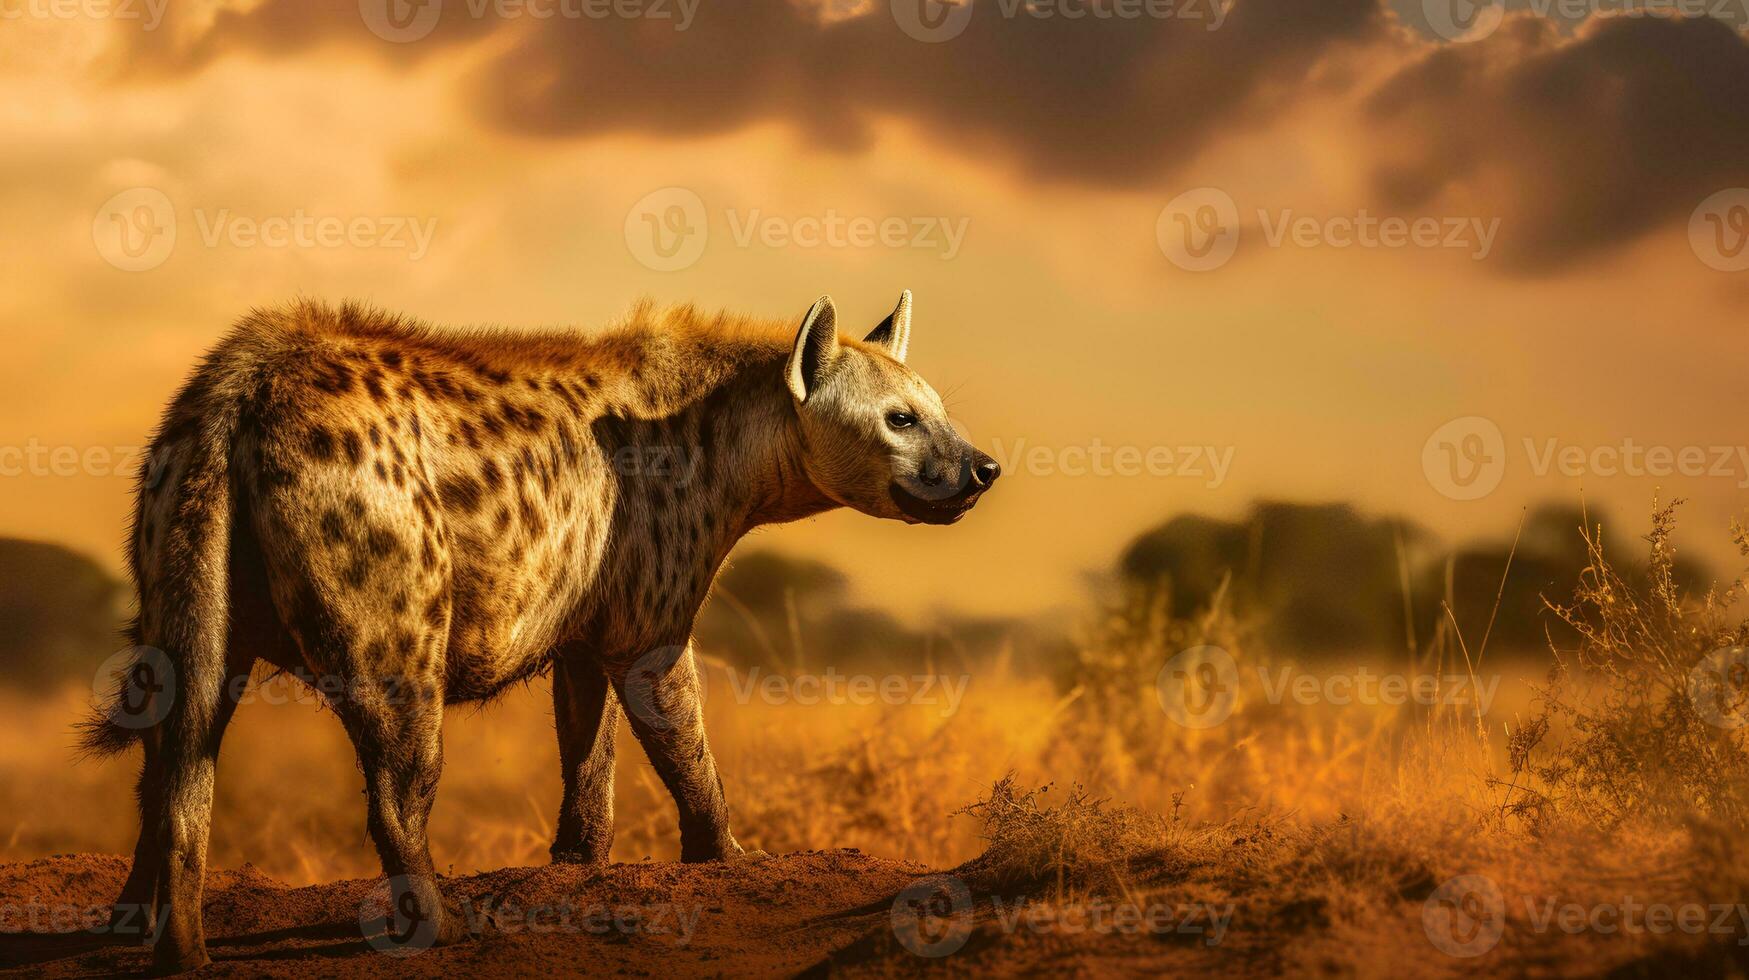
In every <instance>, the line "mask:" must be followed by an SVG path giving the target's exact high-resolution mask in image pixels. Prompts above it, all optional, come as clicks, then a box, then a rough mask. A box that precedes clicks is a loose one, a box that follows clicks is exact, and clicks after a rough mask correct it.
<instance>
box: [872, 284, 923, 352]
mask: <svg viewBox="0 0 1749 980" xmlns="http://www.w3.org/2000/svg"><path fill="white" fill-rule="evenodd" d="M862 339H863V340H865V341H867V342H868V343H871V344H880V345H881V346H882V347H885V348H886V349H887V353H888V354H891V355H893V360H895V361H898V362H899V363H900V364H903V363H905V351H906V350H908V349H910V347H911V291H910V290H909V289H907V290H904V291H902V292H900V293H899V305H898V306H895V307H893V312H891V313H889V314H887V318H886V319H885V320H882V321H881V325H880V326H878V327H876V328H874V330H872V331H870V332H869V335H868V336H866V337H864V338H862Z"/></svg>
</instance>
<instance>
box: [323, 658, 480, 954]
mask: <svg viewBox="0 0 1749 980" xmlns="http://www.w3.org/2000/svg"><path fill="white" fill-rule="evenodd" d="M373 688H374V690H373ZM349 689H350V693H349V694H348V695H347V696H345V697H343V698H340V699H338V700H337V701H336V713H338V714H339V715H340V718H341V720H342V721H343V722H344V723H345V725H346V730H347V734H348V735H350V736H351V737H352V743H353V746H354V748H355V749H356V750H357V751H358V759H359V763H360V765H361V766H362V767H363V769H364V782H365V796H366V798H367V800H368V807H369V812H368V815H367V818H366V826H367V829H368V830H369V832H370V839H371V843H372V844H374V845H376V850H377V856H378V857H379V858H381V860H382V865H383V874H384V875H386V876H387V877H388V879H389V908H390V909H391V910H392V912H393V914H391V916H390V918H389V924H390V929H391V930H392V931H395V932H397V933H398V934H397V935H394V936H392V937H391V938H392V939H394V940H395V941H399V942H406V943H410V944H412V943H416V944H419V945H420V946H425V945H437V946H442V945H448V944H450V943H453V942H457V941H459V940H460V939H462V937H463V936H464V935H465V933H466V931H467V923H466V921H465V920H464V918H463V917H462V916H460V915H456V914H453V913H448V912H446V911H445V910H444V907H443V902H442V896H441V895H440V894H439V892H438V889H437V873H436V870H435V868H434V866H433V865H432V862H431V844H430V841H429V839H428V838H427V836H426V823H427V821H428V820H429V818H430V816H431V807H432V804H433V803H435V802H436V800H437V781H438V777H439V776H440V775H441V773H442V771H443V696H442V689H441V687H440V686H439V685H438V684H437V683H436V681H435V679H432V680H431V681H430V682H429V683H424V682H421V681H420V680H419V679H416V678H415V679H407V678H397V679H394V680H389V681H381V682H373V681H372V680H370V679H365V680H359V681H355V682H354V683H353V684H351V685H349ZM360 692H369V693H360Z"/></svg>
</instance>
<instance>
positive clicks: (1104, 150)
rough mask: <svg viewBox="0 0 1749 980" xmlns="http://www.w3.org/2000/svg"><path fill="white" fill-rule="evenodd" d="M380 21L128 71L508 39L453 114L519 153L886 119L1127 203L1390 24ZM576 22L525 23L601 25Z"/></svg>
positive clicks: (848, 139)
mask: <svg viewBox="0 0 1749 980" xmlns="http://www.w3.org/2000/svg"><path fill="white" fill-rule="evenodd" d="M383 2H384V4H396V5H397V6H395V7H393V8H390V7H388V6H383V7H380V8H379V7H378V6H377V4H376V2H375V0H367V2H366V3H365V4H363V5H361V4H360V3H359V0H267V2H265V3H263V4H261V5H260V6H257V7H255V8H253V9H251V10H249V11H246V12H241V11H226V12H224V13H222V14H221V15H220V16H219V17H218V19H217V20H216V21H214V22H213V23H211V24H210V26H206V27H204V28H202V27H199V26H197V25H194V24H187V23H180V24H179V23H177V22H175V21H174V20H172V21H170V22H167V24H166V25H165V28H164V29H163V30H161V31H158V32H153V35H152V36H147V37H141V36H137V34H136V35H135V36H132V37H131V38H130V41H129V43H130V45H131V53H130V55H129V63H130V66H131V68H132V70H134V71H135V72H141V71H145V72H159V73H165V72H169V73H174V72H179V71H187V70H193V69H196V68H198V67H200V66H202V65H205V64H207V63H209V62H211V61H214V60H216V59H218V58H220V57H223V56H226V55H230V54H235V53H242V52H254V53H257V54H266V55H269V56H278V55H287V54H292V53H296V52H299V51H303V50H306V49H310V48H313V47H317V46H323V45H330V46H331V45H346V46H349V47H355V48H364V49H366V50H370V51H373V52H375V53H377V54H378V55H380V56H381V57H384V58H388V59H391V60H393V61H397V62H406V61H414V60H417V59H420V58H422V57H425V56H428V55H430V54H431V53H434V52H437V51H441V50H444V49H445V48H447V47H452V46H454V45H457V44H463V43H467V42H470V41H474V40H477V39H481V38H484V37H486V36H487V35H489V34H493V33H503V34H510V35H513V37H512V38H509V39H506V40H507V42H508V43H507V46H506V49H505V50H503V51H501V52H498V53H497V54H495V55H492V56H491V57H490V59H489V61H488V62H487V63H486V64H485V65H484V66H483V67H482V68H480V69H479V70H478V72H477V73H476V74H475V75H474V76H473V77H472V78H470V79H469V81H468V82H467V83H466V85H465V91H464V93H463V95H464V97H465V98H466V100H467V101H468V103H469V104H470V105H472V106H473V107H474V108H475V109H477V110H478V111H479V112H480V113H481V115H482V117H483V118H484V119H485V120H487V121H488V122H489V123H491V124H493V125H497V126H500V127H503V128H505V129H507V130H510V131H514V132H517V133H519V134H524V135H537V136H547V137H568V136H587V135H592V134H599V133H606V132H641V133H654V134H663V135H672V136H694V135H700V134H708V133H714V132H721V131H725V130H730V129H734V128H737V127H740V126H744V125H747V124H749V123H753V122H758V121H763V120H772V119H776V120H783V121H787V122H792V123H795V124H797V125H798V126H801V127H803V128H804V129H805V130H806V131H807V132H809V133H810V134H811V135H812V136H814V137H815V138H817V139H818V140H820V141H822V142H823V143H826V144H829V145H833V146H837V147H847V146H855V145H857V144H858V142H859V141H860V140H861V139H862V138H863V137H864V136H865V133H866V129H867V127H868V125H869V124H870V123H871V122H873V121H874V120H876V119H879V118H881V117H898V118H903V119H909V120H913V121H915V122H917V123H920V124H922V125H923V126H924V127H926V128H927V129H928V130H929V131H931V132H932V133H935V134H937V135H938V136H939V137H940V138H941V139H942V140H943V141H945V142H947V143H949V144H951V145H956V146H959V147H961V148H962V149H963V150H964V151H965V152H968V153H975V154H992V155H997V156H1006V157H1010V158H1015V159H1017V160H1018V161H1019V162H1020V163H1021V164H1022V165H1023V166H1024V167H1025V168H1026V169H1027V170H1028V171H1029V172H1031V173H1033V174H1034V175H1036V176H1044V177H1053V178H1063V179H1069V180H1080V181H1087V182H1098V183H1118V184H1139V183H1143V182H1147V181H1151V180H1154V179H1157V178H1159V177H1160V176H1161V175H1162V174H1163V173H1165V172H1166V171H1167V170H1168V169H1170V167H1171V166H1172V165H1173V164H1174V163H1177V162H1179V161H1182V160H1183V159H1185V158H1186V157H1188V156H1189V155H1191V154H1193V153H1195V152H1196V151H1197V150H1198V149H1200V148H1201V147H1202V146H1203V145H1204V144H1205V143H1206V142H1207V140H1208V139H1209V138H1210V137H1211V136H1212V135H1214V134H1216V133H1217V132H1219V131H1222V130H1223V129H1226V128H1230V127H1233V126H1236V125H1240V124H1242V123H1243V122H1244V121H1245V120H1247V119H1249V118H1252V117H1254V116H1255V115H1256V114H1259V113H1263V112H1266V111H1267V110H1268V109H1270V108H1271V107H1272V106H1274V105H1276V104H1279V103H1282V102H1285V101H1286V100H1288V99H1289V98H1291V96H1292V95H1294V94H1295V92H1296V90H1297V89H1298V88H1300V87H1301V86H1302V84H1303V80H1304V78H1305V76H1306V75H1307V73H1308V71H1309V70H1310V69H1311V68H1312V67H1313V66H1314V65H1315V64H1316V63H1317V62H1318V60H1319V59H1320V58H1321V57H1322V56H1323V55H1324V54H1325V53H1327V52H1328V51H1329V50H1330V49H1331V48H1332V47H1334V46H1337V45H1341V44H1343V43H1345V42H1360V41H1365V40H1368V39H1370V38H1375V37H1377V36H1379V35H1380V34H1381V33H1382V32H1383V31H1384V29H1385V25H1386V23H1387V20H1386V16H1385V14H1384V13H1383V11H1382V8H1380V7H1379V5H1378V0H1317V2H1315V3H1307V2H1304V0H1240V2H1238V3H1237V4H1235V5H1233V6H1232V9H1231V10H1222V9H1220V7H1219V6H1218V4H1217V0H1145V2H1146V3H1148V4H1151V5H1152V7H1151V8H1149V7H1144V6H1142V3H1143V2H1144V0H1095V2H1097V3H1099V4H1101V5H1103V6H1110V5H1111V4H1112V3H1114V2H1115V3H1118V4H1120V5H1121V7H1122V8H1123V9H1126V10H1131V11H1137V10H1146V9H1153V10H1155V11H1159V12H1164V11H1170V12H1172V13H1173V14H1174V15H1173V16H1149V15H1143V16H1130V17H1104V18H1102V17H1081V18H1074V19H1070V18H1065V17H1063V16H1061V15H1058V16H1052V17H1042V16H1037V15H1035V14H1033V13H1029V12H1027V11H1028V9H1029V8H1028V7H1027V6H1026V4H1025V3H1023V2H1021V0H976V3H975V5H974V6H973V8H972V10H971V16H970V18H969V20H968V21H966V23H965V27H964V30H963V32H962V33H960V34H959V35H958V36H956V37H954V38H952V39H951V40H947V41H942V42H940V43H926V42H924V41H921V40H918V39H916V38H914V37H912V36H910V35H907V34H906V33H905V31H904V30H902V29H901V28H900V26H899V21H898V17H897V15H896V14H895V12H894V10H893V7H892V4H891V3H890V2H889V0H876V3H875V6H874V7H873V8H872V9H870V10H867V11H864V12H863V13H861V14H859V15H857V16H854V17H850V18H847V19H839V20H835V21H828V20H826V19H824V18H822V17H821V16H820V15H819V13H818V11H817V10H816V9H814V8H809V7H804V6H799V5H796V4H792V3H788V2H784V0H702V2H700V3H699V4H698V6H697V9H696V11H695V13H694V16H693V17H692V20H691V22H690V23H689V24H688V25H687V26H686V29H684V30H677V29H676V28H677V26H679V24H680V22H681V21H680V10H681V5H680V2H679V0H619V2H624V3H631V4H634V5H636V7H637V9H643V10H648V11H650V12H651V13H653V14H666V15H667V16H640V17H594V16H555V17H547V18H543V19H539V20H538V21H537V20H535V19H534V18H532V17H529V16H527V15H524V16H519V17H511V18H506V17H501V16H498V15H496V14H495V13H494V12H493V11H494V10H496V9H498V8H497V7H496V6H495V4H497V3H498V2H499V0H444V2H443V3H442V4H441V6H440V7H438V8H435V9H437V10H440V11H441V13H440V15H439V16H438V17H437V18H436V20H435V21H434V22H433V23H432V24H431V25H430V29H429V33H423V32H422V30H421V29H419V28H417V27H415V28H413V29H412V30H411V32H410V33H412V34H416V35H417V36H418V38H419V39H418V40H414V41H411V42H408V43H392V42H390V41H388V40H385V39H384V38H383V37H382V36H381V32H380V31H373V30H372V26H377V27H381V24H382V22H381V18H380V17H375V15H374V14H373V15H371V16H368V17H367V13H368V12H370V11H375V10H388V9H394V10H396V11H398V13H399V14H400V15H401V16H400V19H399V20H397V21H395V23H396V24H403V23H411V22H413V20H414V18H416V17H417V12H418V11H419V10H421V9H425V8H420V7H406V6H399V5H400V4H402V2H403V0H383ZM425 2H426V3H430V2H431V0H425ZM590 2H591V0H535V5H537V6H540V7H541V9H551V8H552V5H553V4H557V3H565V4H568V5H569V7H568V8H567V9H570V10H575V11H581V10H584V9H595V10H599V9H600V8H587V7H585V6H584V5H586V4H588V3H590ZM596 2H600V0H596ZM898 2H900V3H924V2H927V3H930V4H935V0H898ZM1031 2H1032V3H1033V5H1034V6H1035V7H1036V6H1038V5H1040V4H1045V5H1050V6H1053V7H1058V8H1079V7H1081V6H1083V5H1085V4H1086V3H1087V2H1088V0H1031ZM177 9H179V8H177V7H176V6H175V5H172V8H171V10H172V13H174V12H175V11H176V10H177ZM511 9H518V8H515V7H512V8H511ZM935 9H940V8H939V7H936V8H935ZM361 11H364V12H361ZM185 16H186V15H185ZM373 17H375V20H376V23H375V24H374V25H373V24H369V23H367V20H371V19H372V18H373ZM1217 18H1218V20H1217ZM1215 23H1219V29H1218V30H1211V29H1209V28H1210V27H1211V25H1213V24H1215Z"/></svg>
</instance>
